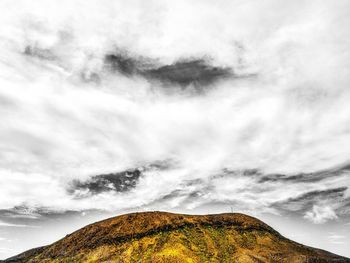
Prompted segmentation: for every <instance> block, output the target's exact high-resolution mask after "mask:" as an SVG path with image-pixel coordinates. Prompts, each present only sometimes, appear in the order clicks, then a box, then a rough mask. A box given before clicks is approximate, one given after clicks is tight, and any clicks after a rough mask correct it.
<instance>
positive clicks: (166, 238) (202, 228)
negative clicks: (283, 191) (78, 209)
mask: <svg viewBox="0 0 350 263" xmlns="http://www.w3.org/2000/svg"><path fill="white" fill-rule="evenodd" d="M140 260H141V261H140ZM3 262H6V263H8V262H192V263H195V262H339V263H342V262H350V259H347V258H344V257H341V256H338V255H335V254H332V253H330V252H327V251H323V250H320V249H316V248H311V247H307V246H304V245H301V244H298V243H296V242H294V241H291V240H289V239H287V238H285V237H283V236H282V235H281V234H279V233H278V232H277V231H276V230H274V229H273V228H271V227H270V226H268V225H267V224H265V223H264V222H262V221H260V220H259V219H256V218H254V217H251V216H247V215H244V214H239V213H225V214H215V215H183V214H173V213H167V212H140V213H131V214H125V215H121V216H117V217H112V218H108V219H105V220H102V221H99V222H96V223H93V224H90V225H87V226H85V227H83V228H81V229H79V230H77V231H75V232H73V233H71V234H69V235H67V236H66V237H64V238H62V239H60V240H58V241H57V242H54V243H53V244H51V245H48V246H44V247H40V248H35V249H32V250H29V251H26V252H24V253H22V254H19V255H17V256H15V257H12V258H9V259H7V260H4V261H3Z"/></svg>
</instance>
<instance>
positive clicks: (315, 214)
mask: <svg viewBox="0 0 350 263" xmlns="http://www.w3.org/2000/svg"><path fill="white" fill-rule="evenodd" d="M304 217H305V218H306V219H308V220H310V221H312V222H314V223H315V224H323V223H325V222H327V221H329V220H333V219H337V218H338V216H337V214H336V213H335V212H334V210H333V209H332V208H331V207H330V206H319V205H314V206H313V207H312V211H308V212H306V213H305V216H304Z"/></svg>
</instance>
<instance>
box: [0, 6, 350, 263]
mask: <svg viewBox="0 0 350 263" xmlns="http://www.w3.org/2000/svg"><path fill="white" fill-rule="evenodd" d="M0 10H2V11H1V13H2V14H1V16H0V24H1V27H0V48H1V52H0V117H1V122H0V179H1V184H0V258H2V257H7V256H9V255H13V254H14V253H17V252H19V251H20V250H22V249H27V248H30V247H33V246H37V245H40V244H38V243H39V241H40V242H41V244H44V243H45V242H51V241H54V240H55V239H56V238H59V237H61V236H64V235H65V234H66V232H67V231H72V230H74V229H76V228H74V227H80V226H82V225H83V224H82V223H83V222H84V223H90V222H92V221H93V220H97V219H100V218H103V216H105V215H112V214H117V213H118V214H119V213H123V212H127V211H131V210H133V211H135V210H145V209H146V210H149V209H157V210H169V211H177V212H187V213H191V212H193V213H214V212H215V213H217V212H228V211H235V212H243V213H248V214H251V215H255V216H257V217H263V219H266V220H267V221H268V222H269V223H270V222H271V224H272V227H276V228H277V229H280V230H282V233H285V234H287V237H290V238H294V239H295V240H297V241H299V242H304V243H305V242H306V243H307V244H309V245H313V246H319V247H322V248H323V249H328V250H331V251H333V252H336V253H341V254H343V255H347V256H350V254H349V251H347V249H346V248H347V247H349V246H350V234H349V229H350V190H349V187H350V179H349V176H350V175H349V174H350V160H349V158H350V157H349V156H350V103H349V101H350V89H349V84H350V33H349V32H350V31H349V27H350V16H349V11H350V2H349V1H347V0H337V1H330V0H329V1H327V0H326V1H325V0H322V1H321V0H320V1H311V0H308V1H306V0H305V1H301V0H297V1H295V0H293V1H292V0H290V1H278V0H266V1H258V0H255V1H251V0H244V1H243V0H234V1H233V0H218V1H211V0H191V1H188V0H187V1H185V0H177V1H173V0H172V1H170V0H169V1H164V0H154V1H142V0H132V1H114V0H75V1H71V0H69V1H68V0H36V1H29V0H15V1H14V0H2V1H1V2H0ZM91 211H94V212H93V216H92V214H91V213H92V212H91ZM86 213H87V214H86ZM86 215H88V216H86ZM71 217H73V218H75V220H78V221H79V222H80V223H71V224H70V225H67V224H69V223H68V222H67V221H65V220H66V219H65V218H71ZM81 217H84V218H87V219H85V220H81ZM52 218H54V219H55V220H58V219H59V220H61V221H60V222H61V223H57V224H59V225H61V227H59V228H57V226H55V224H53V223H52V221H50V220H52ZM57 218H58V219H57ZM55 220H54V222H56V221H55ZM78 221H74V220H73V219H72V222H78ZM48 222H51V223H48ZM62 222H64V223H62ZM283 222H284V223H283ZM286 222H287V223H286ZM303 224H304V225H303ZM289 225H291V226H294V227H295V232H294V234H293V229H291V228H290V227H289V228H288V226H289ZM300 226H304V228H303V227H301V229H304V230H303V231H304V232H305V231H311V232H312V233H313V234H312V238H310V236H304V237H302V231H301V230H300ZM18 229H25V230H23V231H22V230H21V231H18ZM44 229H45V231H46V232H45V233H52V235H46V239H45V238H42V237H41V234H40V233H41V232H42V231H44ZM297 229H298V230H297ZM305 229H306V230H305ZM300 231H301V232H300ZM21 233H22V234H23V236H22V237H21V236H20V235H21ZM298 235H299V236H298ZM11 236H17V237H16V238H18V239H21V238H23V237H24V236H27V237H29V236H31V240H32V241H33V239H35V236H37V237H38V238H37V239H36V240H35V241H33V242H32V243H31V242H30V241H31V240H30V239H29V240H27V241H23V242H22V243H21V245H20V249H19V247H18V246H17V247H16V246H14V245H13V244H14V243H16V242H19V241H18V240H17V241H15V239H13V240H12V241H11ZM24 239H25V238H24ZM317 241H319V242H320V243H319V245H318V243H317ZM11 244H12V245H11Z"/></svg>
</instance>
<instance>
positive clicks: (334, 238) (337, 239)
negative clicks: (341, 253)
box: [328, 233, 347, 244]
mask: <svg viewBox="0 0 350 263" xmlns="http://www.w3.org/2000/svg"><path fill="white" fill-rule="evenodd" d="M346 238H347V237H346V236H344V235H338V234H335V233H330V235H329V236H328V239H329V242H331V243H332V244H345V242H346Z"/></svg>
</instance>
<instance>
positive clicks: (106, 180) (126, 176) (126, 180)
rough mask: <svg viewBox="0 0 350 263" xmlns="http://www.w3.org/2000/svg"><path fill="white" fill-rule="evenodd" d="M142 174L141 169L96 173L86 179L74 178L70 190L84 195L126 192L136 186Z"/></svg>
mask: <svg viewBox="0 0 350 263" xmlns="http://www.w3.org/2000/svg"><path fill="white" fill-rule="evenodd" d="M141 175H142V172H141V170H139V169H134V170H127V171H123V172H119V173H110V174H102V175H96V176H93V177H91V178H89V179H88V180H86V181H79V180H74V181H73V182H72V184H71V186H70V188H69V190H68V191H69V192H71V193H74V194H77V193H78V192H79V193H83V196H88V195H94V194H99V193H101V192H108V191H116V192H126V191H129V190H131V189H132V188H135V187H136V184H137V182H138V180H139V178H140V176H141ZM78 196H79V195H78ZM80 197H81V196H80Z"/></svg>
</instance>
